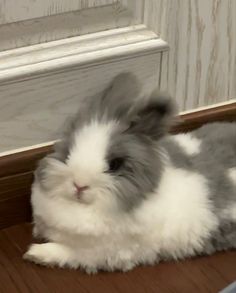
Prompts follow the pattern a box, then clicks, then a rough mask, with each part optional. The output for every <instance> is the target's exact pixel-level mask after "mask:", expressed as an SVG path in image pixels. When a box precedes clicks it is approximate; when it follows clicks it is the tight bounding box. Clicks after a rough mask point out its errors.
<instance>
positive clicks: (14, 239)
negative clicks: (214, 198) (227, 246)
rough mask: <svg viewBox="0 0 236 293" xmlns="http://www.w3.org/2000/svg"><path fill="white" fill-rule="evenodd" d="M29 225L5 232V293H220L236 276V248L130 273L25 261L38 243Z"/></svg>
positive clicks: (0, 256) (0, 246)
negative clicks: (89, 272) (34, 242)
mask: <svg viewBox="0 0 236 293" xmlns="http://www.w3.org/2000/svg"><path fill="white" fill-rule="evenodd" d="M31 229H32V228H31V226H30V225H29V224H22V225H18V226H14V227H11V228H8V229H4V230H2V231H0V292H1V293H6V292H7V293H8V292H9V293H18V292H20V293H28V292H37V293H41V292H45V293H47V292H58V293H63V292H68V293H72V292H81V293H94V292H96V293H105V292H109V293H130V292H136V293H190V292H191V293H199V292H201V293H216V292H219V291H220V290H221V289H223V288H224V287H226V286H227V285H229V284H230V283H231V282H233V281H234V280H235V262H236V252H233V251H231V252H224V253H217V254H215V255H213V256H207V257H198V258H194V259H191V260H186V261H180V262H166V263H160V264H157V265H155V266H142V267H138V268H136V269H134V270H132V271H130V272H127V273H120V272H114V273H102V272H101V273H99V274H97V275H90V276H89V275H86V274H84V273H83V272H81V271H80V270H68V269H58V268H53V269H52V268H46V267H40V266H37V265H34V264H32V263H28V262H25V261H23V259H22V255H23V253H24V252H25V251H26V249H27V247H28V245H29V244H30V243H32V236H31V235H32V230H31Z"/></svg>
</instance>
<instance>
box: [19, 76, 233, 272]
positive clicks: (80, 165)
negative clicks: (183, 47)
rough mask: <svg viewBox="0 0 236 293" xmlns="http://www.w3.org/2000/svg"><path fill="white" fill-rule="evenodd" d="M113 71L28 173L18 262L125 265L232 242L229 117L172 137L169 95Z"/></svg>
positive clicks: (91, 267)
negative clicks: (28, 222) (27, 231)
mask: <svg viewBox="0 0 236 293" xmlns="http://www.w3.org/2000/svg"><path fill="white" fill-rule="evenodd" d="M140 84H141V83H140V81H139V80H138V78H137V77H136V76H135V75H134V74H132V73H129V72H126V73H122V74H119V75H118V76H116V77H115V78H114V79H113V81H112V82H111V84H110V85H109V86H108V87H107V89H105V90H104V91H103V92H102V93H101V94H99V95H98V96H96V97H93V98H88V99H85V100H84V102H83V103H81V106H80V109H79V111H78V113H77V114H76V115H75V117H74V118H73V119H72V120H71V121H70V123H69V126H68V127H67V129H66V130H65V132H64V136H63V138H62V140H61V141H59V142H58V143H57V144H56V145H55V149H54V151H53V153H52V154H49V155H48V156H46V157H45V158H43V159H42V160H41V161H40V163H39V166H38V168H37V169H36V172H35V180H34V182H33V185H32V195H31V204H32V210H33V223H34V228H33V234H34V236H35V237H41V238H43V239H45V240H46V242H45V243H40V244H39V243H38V244H32V245H31V246H30V247H29V248H28V251H27V252H26V253H25V254H24V259H26V260H29V261H32V262H34V263H36V264H41V265H45V266H58V267H67V268H73V269H77V268H80V269H82V270H84V271H85V272H87V273H97V272H98V271H100V270H102V271H115V270H120V271H124V272H125V271H128V270H131V269H133V268H134V267H135V266H137V265H154V264H157V263H158V262H160V261H166V260H178V259H184V258H189V257H194V256H197V255H209V254H212V253H214V252H216V251H221V250H227V249H234V248H235V247H236V123H211V124H207V125H205V126H203V127H201V128H199V129H198V130H195V131H192V132H189V133H182V134H176V135H170V134H169V130H170V127H172V126H173V125H174V124H175V123H176V117H177V110H176V105H175V103H174V102H173V100H172V99H171V98H170V97H169V96H167V95H160V93H158V91H157V90H154V91H153V92H152V93H151V94H150V95H148V96H146V97H144V98H142V99H141V98H137V97H138V96H139V95H140V92H141V85H140Z"/></svg>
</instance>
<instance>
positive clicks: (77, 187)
mask: <svg viewBox="0 0 236 293" xmlns="http://www.w3.org/2000/svg"><path fill="white" fill-rule="evenodd" d="M74 186H75V188H76V191H77V193H81V192H83V191H85V190H86V189H88V188H89V187H88V186H79V185H78V184H76V183H74Z"/></svg>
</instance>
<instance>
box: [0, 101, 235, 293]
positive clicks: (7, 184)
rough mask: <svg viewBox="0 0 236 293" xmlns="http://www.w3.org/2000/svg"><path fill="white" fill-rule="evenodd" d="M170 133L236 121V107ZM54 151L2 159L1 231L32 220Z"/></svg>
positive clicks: (192, 116) (190, 117) (200, 114)
mask: <svg viewBox="0 0 236 293" xmlns="http://www.w3.org/2000/svg"><path fill="white" fill-rule="evenodd" d="M180 118H181V119H182V120H183V121H182V123H180V124H179V125H177V126H176V127H173V128H172V129H171V133H179V132H187V131H190V130H193V129H195V128H198V127H200V126H201V125H203V124H205V123H207V122H214V121H236V103H234V104H231V105H227V106H221V107H217V108H215V109H207V110H202V111H197V112H193V113H189V114H185V115H182V116H181V117H180ZM51 151H52V146H45V147H41V148H38V149H32V150H28V151H24V152H21V153H16V154H11V155H7V156H4V157H1V158H0V229H1V228H5V227H9V226H10V225H13V224H18V223H22V222H24V221H26V220H29V219H30V206H29V196H30V191H31V184H32V180H33V171H34V169H35V167H36V165H37V162H38V160H40V159H41V158H42V157H44V156H45V155H47V154H48V153H49V152H51ZM0 292H1V291H0Z"/></svg>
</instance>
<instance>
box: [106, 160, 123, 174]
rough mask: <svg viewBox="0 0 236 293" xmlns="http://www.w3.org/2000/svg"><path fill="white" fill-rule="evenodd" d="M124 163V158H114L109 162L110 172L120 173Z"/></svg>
mask: <svg viewBox="0 0 236 293" xmlns="http://www.w3.org/2000/svg"><path fill="white" fill-rule="evenodd" d="M123 163H124V158H114V159H112V160H110V161H109V171H110V172H116V171H118V170H119V169H120V168H121V166H122V165H123Z"/></svg>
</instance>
